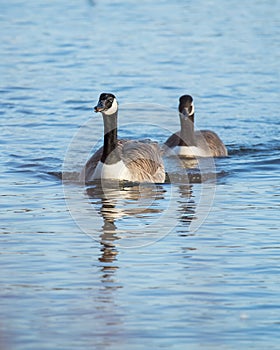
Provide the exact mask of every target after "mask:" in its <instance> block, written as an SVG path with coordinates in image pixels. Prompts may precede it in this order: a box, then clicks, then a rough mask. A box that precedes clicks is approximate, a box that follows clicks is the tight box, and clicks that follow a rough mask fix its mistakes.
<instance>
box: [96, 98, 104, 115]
mask: <svg viewBox="0 0 280 350" xmlns="http://www.w3.org/2000/svg"><path fill="white" fill-rule="evenodd" d="M93 109H94V112H95V113H97V112H102V111H104V109H105V106H104V103H103V101H102V100H99V101H98V103H97V105H96V106H95V107H94V108H93Z"/></svg>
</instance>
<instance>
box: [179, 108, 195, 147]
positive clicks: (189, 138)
mask: <svg viewBox="0 0 280 350" xmlns="http://www.w3.org/2000/svg"><path fill="white" fill-rule="evenodd" d="M180 122H181V133H180V142H179V146H196V141H195V134H194V114H192V115H190V116H188V117H185V116H182V115H180Z"/></svg>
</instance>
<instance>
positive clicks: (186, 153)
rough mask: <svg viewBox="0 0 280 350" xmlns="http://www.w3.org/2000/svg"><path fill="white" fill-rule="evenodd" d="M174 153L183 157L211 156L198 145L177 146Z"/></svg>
mask: <svg viewBox="0 0 280 350" xmlns="http://www.w3.org/2000/svg"><path fill="white" fill-rule="evenodd" d="M173 151H174V153H175V154H176V155H178V156H181V157H188V158H195V157H209V154H207V152H206V151H205V150H203V149H201V148H199V147H196V146H176V147H175V148H174V150H173Z"/></svg>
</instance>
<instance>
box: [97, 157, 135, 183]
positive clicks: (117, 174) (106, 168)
mask: <svg viewBox="0 0 280 350" xmlns="http://www.w3.org/2000/svg"><path fill="white" fill-rule="evenodd" d="M97 179H111V180H127V181H132V180H131V174H130V172H129V170H128V168H127V167H126V166H125V164H124V162H123V161H122V160H120V161H119V162H117V163H114V164H104V163H102V162H98V164H97V166H96V169H95V172H94V174H93V180H97Z"/></svg>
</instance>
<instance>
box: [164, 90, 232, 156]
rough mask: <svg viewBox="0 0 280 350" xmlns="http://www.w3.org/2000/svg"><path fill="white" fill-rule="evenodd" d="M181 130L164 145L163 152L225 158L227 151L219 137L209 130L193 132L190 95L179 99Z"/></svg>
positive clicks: (192, 109)
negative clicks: (171, 151)
mask: <svg viewBox="0 0 280 350" xmlns="http://www.w3.org/2000/svg"><path fill="white" fill-rule="evenodd" d="M178 110H179V116H180V123H181V130H180V131H178V132H176V133H175V134H173V135H171V136H170V137H169V138H168V139H167V140H166V142H165V143H164V151H165V152H168V150H169V151H170V149H172V150H173V152H174V153H175V154H176V155H178V156H181V157H186V158H195V157H225V156H227V155H228V152H227V149H226V147H225V145H224V144H223V142H222V141H221V139H220V138H219V136H218V135H217V134H216V133H215V132H213V131H211V130H198V131H194V103H193V98H192V97H191V96H190V95H183V96H181V97H180V99H179V107H178Z"/></svg>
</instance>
